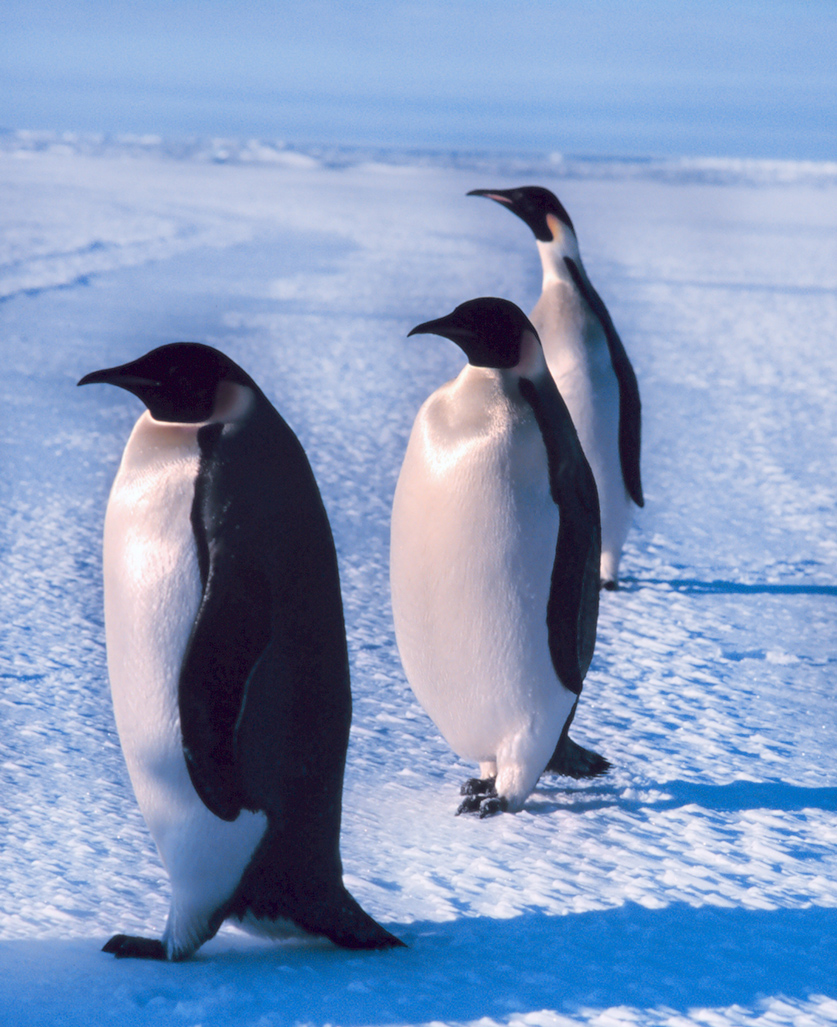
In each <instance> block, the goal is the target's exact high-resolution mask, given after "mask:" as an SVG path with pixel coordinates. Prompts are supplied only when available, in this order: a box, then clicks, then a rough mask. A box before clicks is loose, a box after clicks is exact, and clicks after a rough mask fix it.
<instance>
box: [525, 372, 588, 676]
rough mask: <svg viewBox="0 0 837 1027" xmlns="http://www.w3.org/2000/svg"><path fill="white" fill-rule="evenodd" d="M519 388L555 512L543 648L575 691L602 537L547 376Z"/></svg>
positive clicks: (568, 425) (565, 416) (580, 456)
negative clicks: (536, 433) (537, 437)
mask: <svg viewBox="0 0 837 1027" xmlns="http://www.w3.org/2000/svg"><path fill="white" fill-rule="evenodd" d="M520 391H521V394H522V395H523V398H524V399H525V400H526V401H527V402H528V403H529V404H530V406H531V407H532V410H533V411H534V414H535V419H536V420H537V422H538V426H539V427H540V429H541V435H542V436H543V440H544V444H545V446H546V452H547V460H548V464H549V486H550V491H551V493H552V498H553V500H554V501H555V504H556V506H558V508H559V511H560V515H561V516H560V523H559V527H558V543H557V545H556V548H555V562H554V564H553V568H552V580H551V584H550V590H549V601H548V603H547V608H546V623H547V627H548V629H549V651H550V655H551V656H552V665H553V667H554V668H555V673H556V674H557V675H558V679H559V680H560V682H561V684H562V685H564V687H565V688H567V689H569V691H571V692H574V693H575V694H576V695H580V694H581V687H582V683H583V681H584V675H585V674H586V673H587V668H588V667H589V666H590V661H591V660H592V658H593V650H594V648H595V645H596V626H597V622H598V616H599V563H600V561H601V549H602V539H601V522H600V517H599V497H598V492H597V491H596V480H595V478H594V477H593V472H592V471H591V470H590V465H589V464H588V463H587V458H586V457H585V456H584V452H583V450H582V448H581V443H580V442H579V441H578V435H577V434H576V430H575V428H574V427H573V423H572V418H571V417H570V413H569V411H568V410H567V406H566V404H565V403H564V400H563V399H562V398H561V394H560V393H559V392H558V387H557V386H556V384H555V382H554V381H553V380H552V378H551V377H549V376H548V375H547V376H545V377H544V378H542V379H541V380H539V382H538V384H537V385H535V384H534V383H533V382H531V381H529V379H527V378H521V379H520Z"/></svg>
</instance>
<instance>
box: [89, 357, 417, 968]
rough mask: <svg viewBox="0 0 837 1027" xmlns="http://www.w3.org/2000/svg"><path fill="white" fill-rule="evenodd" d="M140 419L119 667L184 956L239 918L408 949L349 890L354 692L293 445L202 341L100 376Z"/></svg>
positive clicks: (324, 523)
mask: <svg viewBox="0 0 837 1027" xmlns="http://www.w3.org/2000/svg"><path fill="white" fill-rule="evenodd" d="M94 382H106V383H109V384H111V385H118V386H120V387H121V388H123V389H127V390H128V391H129V392H132V393H133V394H134V395H135V396H137V397H139V399H141V400H142V401H143V403H145V405H146V406H147V408H148V409H147V411H145V412H144V413H143V414H142V416H141V417H140V419H139V420H138V421H137V423H136V425H135V427H134V430H133V432H132V434H131V437H130V439H129V440H128V444H127V446H126V448H125V452H124V455H123V457H122V463H121V466H120V468H119V472H118V474H117V476H116V480H115V482H114V485H113V489H112V491H111V495H110V500H109V502H108V507H107V514H106V517H105V538H104V587H105V626H106V634H107V651H108V669H109V674H110V679H111V689H112V693H113V703H114V711H115V714H116V723H117V727H118V729H119V737H120V740H121V743H122V748H123V751H124V754H125V760H126V762H127V764H128V771H129V773H130V776H131V782H132V784H133V786H134V791H135V793H136V797H137V801H138V802H139V805H140V809H141V810H142V813H143V816H144V817H145V820H146V822H147V824H148V827H149V830H150V831H151V834H152V836H153V838H154V840H155V842H156V843H157V848H158V849H159V852H160V856H161V858H162V860H163V863H164V864H165V867H166V870H167V871H168V874H169V877H170V879H171V889H172V898H171V909H170V912H169V917H168V922H167V924H166V928H165V932H164V934H163V938H162V941H158V940H156V939H147V938H135V937H130V936H126V935H116V936H114V937H113V938H111V939H110V941H109V942H108V943H107V944H106V945H105V947H104V951H105V952H112V953H113V954H114V955H116V956H120V957H126V956H134V957H140V958H146V959H171V960H180V959H185V958H186V957H188V956H189V955H191V954H192V953H193V952H195V951H196V950H197V949H198V948H199V947H200V946H201V945H202V944H203V943H204V942H205V941H207V940H208V939H209V938H211V937H212V936H213V935H214V934H215V932H216V931H217V930H218V928H219V927H220V925H221V923H222V922H223V921H224V920H226V919H228V918H230V919H232V920H233V921H234V922H237V923H238V924H239V925H240V926H242V927H244V928H245V929H246V930H249V931H251V932H253V933H258V934H262V935H265V936H268V937H283V936H286V935H287V934H288V933H291V934H293V933H296V934H298V933H300V931H301V932H306V933H308V934H312V935H323V936H325V937H326V938H330V939H331V940H332V941H333V942H335V943H336V944H337V945H342V946H345V947H346V948H358V949H362V948H370V949H371V948H386V947H389V946H395V945H400V944H401V942H399V941H398V939H396V938H394V937H393V936H392V935H391V934H389V933H388V932H387V931H385V930H384V929H383V928H382V927H380V926H379V925H378V924H377V923H375V921H374V920H372V919H371V918H370V917H369V916H368V915H367V914H366V913H365V912H364V911H363V910H362V909H361V908H360V906H359V905H358V904H357V902H356V901H355V900H354V899H353V898H352V896H351V895H350V894H349V893H348V892H347V891H346V889H345V888H344V886H343V881H342V869H341V863H340V850H339V837H340V815H341V795H342V788H343V769H344V763H345V757H346V747H347V743H348V737H349V722H350V719H351V692H350V685H349V665H348V659H347V651H346V635H345V629H344V622H343V606H342V601H341V597H340V584H339V580H338V571H337V560H336V556H335V549H334V543H333V540H332V535H331V529H330V527H329V523H328V518H327V516H326V512H325V508H324V507H323V503H322V500H321V498H320V493H319V491H318V489H317V485H316V482H315V481H314V476H313V474H312V472H311V468H310V466H309V464H308V460H307V458H306V456H305V453H304V452H303V450H302V447H301V446H300V444H299V441H298V440H297V438H296V436H295V435H294V434H293V432H292V431H291V429H290V428H289V427H288V425H287V424H286V423H285V421H284V420H283V419H282V418H281V417H280V416H279V414H278V413H277V412H276V410H275V409H274V408H273V407H272V406H271V404H270V403H269V402H268V400H267V399H266V398H265V396H264V395H263V393H262V392H261V390H260V389H259V388H258V386H257V385H256V384H255V382H254V381H253V380H252V378H250V377H249V375H247V374H246V373H245V372H244V371H243V370H242V369H241V368H240V367H238V366H237V365H236V364H235V363H233V361H232V360H230V359H228V358H227V357H226V356H224V355H223V354H222V353H220V352H218V351H217V350H215V349H212V348H211V347H209V346H203V345H199V344H197V343H185V342H184V343H175V344H173V345H168V346H162V347H160V348H159V349H155V350H152V351H151V352H150V353H147V354H146V355H145V356H143V357H140V358H139V359H138V360H135V361H133V362H132V363H128V364H123V365H122V366H120V367H112V368H108V369H106V370H103V371H94V372H93V373H92V374H88V375H86V376H85V377H84V378H82V379H81V381H80V382H79V385H87V384H91V383H94Z"/></svg>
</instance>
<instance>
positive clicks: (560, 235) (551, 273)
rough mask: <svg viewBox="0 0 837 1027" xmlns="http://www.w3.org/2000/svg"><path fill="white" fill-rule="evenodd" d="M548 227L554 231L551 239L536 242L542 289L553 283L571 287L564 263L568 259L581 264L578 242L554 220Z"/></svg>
mask: <svg viewBox="0 0 837 1027" xmlns="http://www.w3.org/2000/svg"><path fill="white" fill-rule="evenodd" d="M550 227H552V228H553V230H554V234H553V238H552V239H551V240H550V241H549V242H541V241H540V240H538V241H537V245H538V253H539V254H540V257H541V267H542V268H543V287H544V289H546V288H547V286H549V285H554V284H555V283H559V284H565V283H566V284H570V285H572V277H571V276H570V272H569V269H568V268H567V265H566V263H565V261H564V258H565V257H570V258H571V259H572V260H574V261H575V263H576V264H580V263H581V254H580V253H579V252H578V241H577V240H576V237H575V234H574V233H573V232H572V231H571V230H570V229H569V228H567V227H566V225H563V224H561V223H560V222H558V221H557V220H556V219H554V218H553V219H552V224H551V225H550Z"/></svg>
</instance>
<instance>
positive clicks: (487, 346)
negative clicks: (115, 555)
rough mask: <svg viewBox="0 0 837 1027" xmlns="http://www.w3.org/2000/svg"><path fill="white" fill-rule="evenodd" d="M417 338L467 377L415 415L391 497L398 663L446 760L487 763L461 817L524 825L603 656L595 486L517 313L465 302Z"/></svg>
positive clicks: (468, 786) (487, 301) (503, 304)
mask: <svg viewBox="0 0 837 1027" xmlns="http://www.w3.org/2000/svg"><path fill="white" fill-rule="evenodd" d="M409 334H410V335H417V334H434V335H441V336H443V337H445V338H447V339H450V340H452V341H453V342H455V343H456V344H457V345H458V346H460V347H461V349H462V350H463V351H464V353H465V355H466V357H467V358H468V363H467V364H466V366H465V368H464V369H463V370H462V372H461V373H460V374H459V376H458V377H457V378H456V379H454V380H453V381H451V382H448V383H447V384H446V385H443V386H442V387H441V388H439V389H438V390H437V391H436V392H434V393H433V394H432V395H431V396H430V397H429V399H427V400H426V401H425V403H424V404H423V405H422V407H421V409H420V410H419V412H418V415H417V417H416V420H415V424H414V425H413V429H412V432H411V434H410V439H409V443H408V445H407V452H406V455H405V457H404V463H403V466H402V468H401V473H400V475H399V478H398V484H397V486H396V490H395V498H394V503H393V510H392V534H391V547H390V577H391V587H392V608H393V616H394V622H395V634H396V640H397V643H398V650H399V653H400V656H401V661H402V663H403V666H404V671H405V674H406V677H407V680H408V682H409V684H410V686H411V687H412V689H413V691H414V692H415V695H416V697H417V698H418V700H419V702H420V703H421V704H422V706H423V707H424V708H425V710H426V711H427V713H428V714H429V716H430V718H431V719H432V720H433V721H434V722H435V724H436V725H437V727H438V728H439V730H440V731H441V733H442V735H444V737H445V739H446V740H447V741H448V743H449V744H450V746H451V748H452V749H454V750H455V751H456V752H457V753H459V755H460V756H462V757H463V758H465V759H469V760H473V761H475V762H477V763H478V764H479V767H480V776H479V778H474V779H472V780H470V781H468V782H466V783H465V785H463V790H462V794H463V795H464V796H465V798H464V801H463V802H462V804H461V805H460V807H459V810H458V812H459V813H471V812H478V813H479V815H480V816H481V817H484V816H488V815H491V814H494V813H498V812H500V811H503V810H508V811H516V810H519V809H521V807H522V806H523V804H524V802H525V800H526V798H527V796H528V795H529V794H530V793H531V791H532V789H533V788H534V787H535V784H536V783H537V780H538V778H539V777H540V775H541V773H542V772H543V771H544V769H545V768H546V767H547V763H548V762H550V759H551V757H552V755H553V753H554V751H555V750H556V747H557V745H558V743H559V739H560V738H562V737H563V736H565V735H566V731H567V729H568V727H569V721H570V720H571V719H572V716H573V714H574V711H575V706H576V702H577V700H578V696H579V694H580V693H581V687H582V682H583V680H584V676H585V674H586V673H587V668H588V667H589V666H590V661H591V659H592V656H593V648H594V646H595V641H596V622H597V616H598V607H599V558H600V549H601V541H600V528H599V506H598V501H597V498H596V483H595V480H594V478H593V475H592V473H591V471H590V466H589V464H588V463H587V460H586V459H585V456H584V453H583V451H582V448H581V446H580V444H579V441H578V436H577V434H576V431H575V429H574V427H573V423H572V419H571V418H570V415H569V413H568V411H567V408H566V406H565V404H564V401H563V400H562V398H561V395H560V393H559V391H558V389H557V387H556V385H555V382H554V381H553V379H552V377H551V376H550V374H549V370H548V369H547V365H546V361H545V360H544V355H543V351H542V349H541V344H540V340H539V338H538V333H537V331H536V330H535V328H534V326H533V325H532V323H531V322H530V321H529V319H528V318H527V317H526V316H525V314H523V312H522V311H521V310H520V309H519V308H518V307H516V306H515V305H514V304H513V303H510V302H509V301H508V300H503V299H495V298H492V297H484V298H481V299H475V300H470V301H469V302H467V303H463V304H461V305H460V306H458V307H457V308H456V309H455V310H454V311H453V312H452V313H450V314H448V315H447V316H445V317H440V318H438V319H437V320H434V321H427V322H426V323H424V324H420V325H418V326H417V327H416V328H413V330H412V331H411V332H410V333H409ZM572 744H574V743H572ZM576 748H577V749H578V750H580V752H582V753H585V754H586V755H587V757H589V758H590V759H595V760H598V761H600V770H599V771H598V772H602V771H603V770H606V769H607V768H608V766H609V764H608V763H607V761H606V760H604V759H603V758H602V757H601V756H598V755H597V754H595V753H591V752H589V751H588V750H581V747H580V746H577V747H576ZM601 764H603V766H601Z"/></svg>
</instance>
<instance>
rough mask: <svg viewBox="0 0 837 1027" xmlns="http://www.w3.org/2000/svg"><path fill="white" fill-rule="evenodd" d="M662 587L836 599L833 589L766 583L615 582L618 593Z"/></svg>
mask: <svg viewBox="0 0 837 1027" xmlns="http://www.w3.org/2000/svg"><path fill="white" fill-rule="evenodd" d="M649 586H651V587H659V586H665V587H666V588H669V589H671V590H672V591H673V592H680V593H682V594H683V595H743V596H748V595H776V596H837V585H814V584H808V585H790V584H789V585H776V584H772V583H768V582H754V583H749V584H748V583H745V582H742V581H721V580H715V581H699V580H697V579H696V578H633V577H629V576H628V577H624V578H620V579H619V589H618V590H619V591H620V592H641V591H642V590H643V589H644V588H648V587H649Z"/></svg>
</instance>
